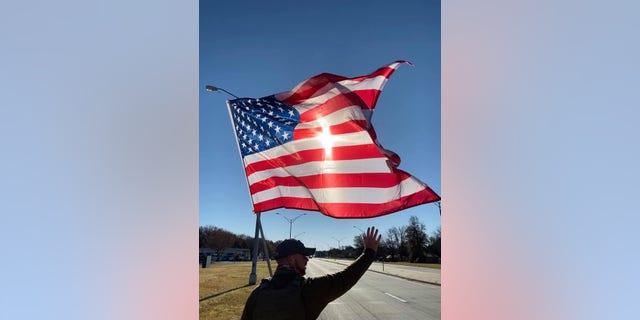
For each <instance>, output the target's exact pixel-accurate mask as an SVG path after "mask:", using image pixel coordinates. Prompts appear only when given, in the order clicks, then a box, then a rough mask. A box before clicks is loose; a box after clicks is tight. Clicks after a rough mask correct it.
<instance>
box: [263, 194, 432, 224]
mask: <svg viewBox="0 0 640 320" xmlns="http://www.w3.org/2000/svg"><path fill="white" fill-rule="evenodd" d="M439 200H440V197H439V196H438V195H437V194H435V192H433V190H431V189H429V188H427V189H425V190H422V191H419V192H417V193H414V194H411V195H408V196H406V197H402V198H399V199H396V200H393V201H389V202H385V203H380V204H371V203H316V202H315V201H313V199H309V198H294V197H281V198H277V199H273V200H268V201H263V202H260V203H256V204H254V206H253V210H254V211H255V212H263V211H267V210H272V209H276V208H282V207H284V208H291V209H301V210H312V211H320V212H322V213H323V214H325V215H327V216H330V217H333V218H338V219H346V218H349V219H352V218H372V217H378V216H382V215H386V214H389V213H393V212H396V211H398V208H402V209H406V208H410V207H414V206H417V205H420V204H423V203H429V202H435V201H439Z"/></svg>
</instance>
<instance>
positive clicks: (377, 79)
mask: <svg viewBox="0 0 640 320" xmlns="http://www.w3.org/2000/svg"><path fill="white" fill-rule="evenodd" d="M403 63H408V64H410V62H408V61H396V62H394V63H392V64H390V65H388V66H385V67H382V68H380V69H378V70H376V71H374V72H373V73H371V74H369V75H366V76H361V77H356V78H346V77H343V76H338V75H334V74H329V73H323V74H319V75H317V76H314V77H312V78H310V79H308V80H305V81H303V82H302V83H300V84H299V85H298V86H296V87H295V88H294V89H293V90H291V91H288V92H283V93H279V94H276V95H272V96H267V97H263V98H258V99H254V98H242V99H235V100H230V101H228V102H227V104H228V106H229V111H230V115H231V119H232V123H233V127H234V130H235V133H236V138H237V141H238V146H239V148H240V154H241V156H242V161H243V164H244V168H245V173H246V175H247V180H248V184H249V191H250V193H251V199H252V201H253V210H254V212H263V211H267V210H271V209H276V208H282V207H284V208H293V209H302V210H313V211H320V212H322V213H323V214H325V215H328V216H331V217H334V218H370V217H376V216H381V215H385V214H389V213H392V212H396V211H399V210H402V209H405V208H409V207H413V206H416V205H420V204H423V203H429V202H434V201H438V200H440V197H439V196H438V195H437V194H436V193H435V192H433V190H431V189H430V188H429V187H428V186H427V185H426V184H425V183H423V182H421V181H419V180H418V179H416V178H414V177H413V176H411V175H410V174H408V173H406V172H404V171H402V170H400V169H398V165H399V164H400V157H399V156H398V155H396V154H395V153H393V152H391V151H389V150H386V149H384V148H383V147H382V146H381V145H380V144H379V143H378V141H377V139H376V133H375V131H374V129H373V126H372V125H371V116H372V113H373V110H374V108H375V104H376V101H377V100H378V96H379V95H380V92H381V90H382V88H383V87H384V85H385V83H386V82H387V80H388V78H389V76H391V74H392V73H393V72H394V71H395V70H396V69H397V68H398V67H399V66H400V65H401V64H403Z"/></svg>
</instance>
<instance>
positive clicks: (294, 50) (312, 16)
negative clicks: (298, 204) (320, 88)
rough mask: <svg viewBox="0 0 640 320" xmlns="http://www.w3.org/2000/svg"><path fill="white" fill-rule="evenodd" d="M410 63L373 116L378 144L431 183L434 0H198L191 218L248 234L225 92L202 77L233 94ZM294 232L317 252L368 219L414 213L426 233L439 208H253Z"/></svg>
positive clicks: (435, 119)
mask: <svg viewBox="0 0 640 320" xmlns="http://www.w3.org/2000/svg"><path fill="white" fill-rule="evenodd" d="M401 59H402V60H409V61H411V62H412V63H413V64H414V66H413V67H411V66H408V65H403V66H401V67H400V69H399V70H398V71H396V73H394V74H393V76H392V77H391V79H390V80H389V82H387V85H386V86H385V88H384V90H383V92H382V94H381V96H380V99H379V100H378V104H377V107H376V111H375V113H374V115H373V120H372V122H373V125H374V127H375V128H376V131H377V133H378V138H379V141H380V142H381V143H382V145H383V146H384V147H385V148H387V149H390V150H393V151H395V152H396V153H398V154H399V155H400V157H401V159H402V163H401V165H400V169H402V170H405V171H407V172H409V173H411V174H413V175H414V176H416V177H417V178H418V179H420V180H422V181H423V182H425V183H427V184H428V185H429V186H430V187H431V188H432V189H433V190H434V191H436V193H438V194H440V195H441V196H442V194H441V187H440V168H441V163H440V139H441V137H440V2H439V1H403V2H402V5H399V4H398V3H397V2H395V3H392V2H389V1H368V2H366V3H365V2H362V3H360V4H357V3H356V2H355V1H340V2H338V1H324V2H322V3H298V2H293V1H291V2H290V3H288V2H287V1H284V2H279V4H278V5H274V4H273V3H272V2H270V3H266V2H265V3H262V2H257V1H256V2H246V1H234V2H231V1H229V2H217V1H201V3H200V49H199V63H200V96H199V99H200V120H199V126H200V159H199V160H200V194H199V196H200V200H199V204H200V225H215V226H218V227H221V228H224V229H227V230H229V231H232V232H235V233H239V234H248V235H253V232H254V227H255V215H254V214H253V212H252V210H251V208H252V206H251V203H250V198H249V192H248V188H247V185H246V179H245V176H244V173H243V168H242V164H241V161H240V156H239V154H238V149H237V146H236V145H235V138H234V135H233V131H232V128H231V124H230V120H229V115H228V112H227V110H226V103H225V102H226V100H227V99H230V98H231V97H230V96H228V95H226V94H224V93H220V92H214V93H212V92H207V91H205V90H204V86H205V85H207V84H211V85H215V86H219V87H222V88H225V89H227V90H228V91H230V92H232V93H234V94H236V95H238V96H240V97H263V96H267V95H270V94H274V93H278V92H282V91H287V90H290V89H292V88H293V87H294V86H295V85H296V84H298V83H299V82H301V81H303V80H305V79H307V78H309V77H311V76H314V75H316V74H319V73H322V72H329V73H335V74H339V75H343V76H347V77H354V76H360V75H365V74H368V73H370V72H372V71H374V70H375V69H377V68H379V67H381V66H384V65H386V64H388V63H390V62H393V61H395V60H401ZM276 212H279V213H280V214H281V215H284V216H287V217H290V218H294V217H296V216H298V215H300V214H302V213H306V215H305V216H303V217H300V218H299V219H298V220H297V221H296V222H295V223H294V224H293V231H292V235H294V236H295V235H297V234H300V233H303V234H301V235H300V236H298V238H299V239H300V240H302V241H303V242H304V243H305V244H306V245H307V246H316V247H317V248H319V249H321V250H324V249H328V248H329V247H336V246H337V245H338V241H337V240H335V239H341V242H340V244H341V245H348V244H352V240H353V237H354V236H355V235H357V234H358V233H359V231H358V230H357V229H356V228H354V226H357V227H359V228H361V229H366V227H367V226H371V225H373V226H376V227H378V228H379V229H381V230H382V231H383V232H385V231H386V230H387V229H389V228H390V227H395V226H402V225H406V224H407V223H408V221H409V217H410V216H412V215H415V216H417V217H418V218H419V219H420V221H422V222H423V223H424V224H425V225H426V228H427V232H429V233H431V232H433V231H434V230H435V229H436V228H437V227H439V226H440V215H439V213H438V207H437V206H436V205H434V204H426V205H421V206H417V207H414V208H410V209H407V210H403V211H400V212H397V213H394V214H390V215H386V216H383V217H377V218H371V219H334V218H330V217H327V216H324V215H322V214H321V213H319V212H313V211H300V210H291V209H277V210H271V211H267V212H264V213H263V214H262V218H261V220H262V224H263V228H264V232H265V236H266V237H267V239H270V240H279V239H284V238H287V237H288V236H289V223H288V222H287V221H286V220H285V219H284V218H283V217H281V216H279V215H276Z"/></svg>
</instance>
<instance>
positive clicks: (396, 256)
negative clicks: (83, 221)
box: [383, 226, 408, 260]
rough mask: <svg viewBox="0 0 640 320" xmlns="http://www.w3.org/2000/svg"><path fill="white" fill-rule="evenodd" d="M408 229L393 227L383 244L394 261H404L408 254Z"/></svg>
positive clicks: (388, 231)
mask: <svg viewBox="0 0 640 320" xmlns="http://www.w3.org/2000/svg"><path fill="white" fill-rule="evenodd" d="M406 229H407V227H406V226H402V227H392V228H389V230H387V235H386V237H385V239H384V242H383V244H384V246H385V247H386V249H387V250H388V253H389V254H390V255H391V259H392V260H403V259H402V257H404V256H407V254H408V250H407V239H406Z"/></svg>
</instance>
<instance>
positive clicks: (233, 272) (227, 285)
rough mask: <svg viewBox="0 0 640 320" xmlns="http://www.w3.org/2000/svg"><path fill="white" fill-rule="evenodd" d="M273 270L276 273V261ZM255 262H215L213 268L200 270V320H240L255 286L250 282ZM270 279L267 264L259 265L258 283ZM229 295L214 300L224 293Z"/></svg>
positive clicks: (272, 265)
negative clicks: (249, 284)
mask: <svg viewBox="0 0 640 320" xmlns="http://www.w3.org/2000/svg"><path fill="white" fill-rule="evenodd" d="M271 268H272V269H273V270H275V263H274V262H273V261H272V263H271ZM250 273H251V262H236V263H215V264H213V265H211V266H210V267H209V268H200V291H199V296H200V299H201V300H202V299H206V300H203V301H200V319H201V320H208V319H216V320H217V319H220V320H231V319H240V316H241V315H242V310H243V309H244V304H245V302H246V301H247V298H248V297H249V294H250V293H251V291H252V290H253V289H254V288H255V285H251V286H246V285H247V284H248V283H249V274H250ZM268 276H269V269H268V268H267V263H266V262H262V261H260V262H258V268H257V278H258V281H257V284H259V283H260V280H262V278H266V277H268ZM228 290H231V291H229V292H226V293H223V294H220V295H218V296H215V297H212V296H214V295H216V294H219V293H221V292H225V291H228Z"/></svg>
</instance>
